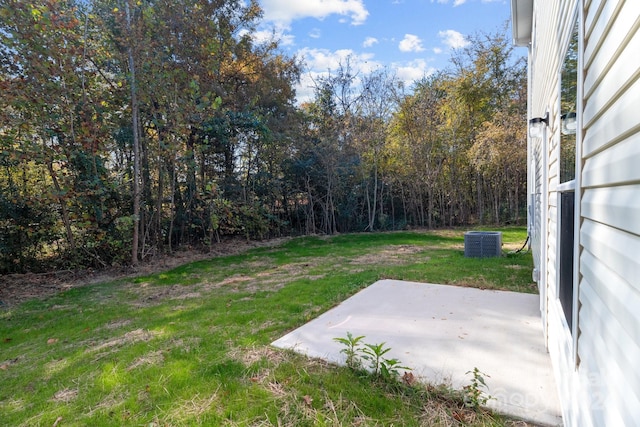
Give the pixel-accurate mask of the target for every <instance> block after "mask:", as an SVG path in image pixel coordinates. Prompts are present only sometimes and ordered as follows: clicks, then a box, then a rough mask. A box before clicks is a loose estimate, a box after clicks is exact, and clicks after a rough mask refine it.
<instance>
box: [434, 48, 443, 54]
mask: <svg viewBox="0 0 640 427" xmlns="http://www.w3.org/2000/svg"><path fill="white" fill-rule="evenodd" d="M433 53H435V54H436V55H440V54H441V53H442V48H440V47H434V48H433Z"/></svg>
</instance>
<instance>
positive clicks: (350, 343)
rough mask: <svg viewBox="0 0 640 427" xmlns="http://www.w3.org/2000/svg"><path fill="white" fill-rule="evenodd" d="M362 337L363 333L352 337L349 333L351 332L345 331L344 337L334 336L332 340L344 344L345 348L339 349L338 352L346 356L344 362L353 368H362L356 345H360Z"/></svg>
mask: <svg viewBox="0 0 640 427" xmlns="http://www.w3.org/2000/svg"><path fill="white" fill-rule="evenodd" d="M363 339H364V335H361V336H359V337H354V336H353V335H351V332H347V337H346V338H334V339H333V340H334V341H336V342H339V343H340V344H342V345H344V346H345V348H343V349H342V350H340V353H344V355H345V356H346V357H347V360H346V364H347V366H348V367H349V368H351V369H353V370H358V369H360V368H362V361H361V360H360V358H359V357H358V346H359V345H360V341H362V340H363Z"/></svg>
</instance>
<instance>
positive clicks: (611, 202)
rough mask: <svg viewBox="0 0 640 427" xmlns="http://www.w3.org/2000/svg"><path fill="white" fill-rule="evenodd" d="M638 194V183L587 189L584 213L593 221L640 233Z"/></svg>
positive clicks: (584, 198) (584, 199)
mask: <svg viewBox="0 0 640 427" xmlns="http://www.w3.org/2000/svg"><path fill="white" fill-rule="evenodd" d="M638 194H640V185H637V184H636V185H625V186H622V187H602V188H594V189H590V190H586V191H585V192H584V196H583V198H582V215H583V216H584V217H585V218H589V219H591V220H593V221H597V222H601V223H604V224H608V225H610V226H612V227H615V228H618V229H621V230H626V231H629V232H631V233H634V234H637V235H640V221H638V218H640V197H638ZM636 271H640V269H639V270H636Z"/></svg>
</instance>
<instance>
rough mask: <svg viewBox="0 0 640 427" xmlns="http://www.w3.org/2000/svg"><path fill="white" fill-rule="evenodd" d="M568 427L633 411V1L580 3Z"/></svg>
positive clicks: (638, 46)
mask: <svg viewBox="0 0 640 427" xmlns="http://www.w3.org/2000/svg"><path fill="white" fill-rule="evenodd" d="M584 18H585V19H584V21H585V43H584V57H583V58H584V86H583V93H584V96H583V111H582V131H583V132H582V135H583V136H582V162H583V164H582V177H581V179H582V198H581V215H582V218H581V220H582V221H581V226H580V241H581V254H580V261H579V266H580V277H581V279H580V286H579V290H580V291H579V301H580V311H579V313H578V319H579V328H580V336H579V339H578V358H579V368H578V373H577V375H578V377H579V378H581V379H582V381H580V384H581V385H582V387H583V390H581V394H582V395H583V396H585V397H587V399H586V400H585V401H582V402H580V407H579V409H578V411H579V416H578V417H577V418H576V423H575V424H574V425H581V426H583V425H584V426H588V425H594V426H609V425H620V426H622V425H625V426H626V425H637V424H636V423H637V422H638V420H639V419H640V364H639V363H638V361H640V2H639V1H633V0H627V1H624V0H609V1H596V0H594V1H585V8H584Z"/></svg>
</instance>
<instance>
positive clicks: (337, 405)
mask: <svg viewBox="0 0 640 427" xmlns="http://www.w3.org/2000/svg"><path fill="white" fill-rule="evenodd" d="M502 231H503V241H504V242H505V248H506V249H511V248H517V247H518V246H519V245H521V243H522V242H523V241H524V240H525V238H526V230H525V229H523V228H510V229H506V230H502ZM463 234H464V232H463V231H451V230H449V231H445V232H423V231H420V232H396V233H370V234H352V235H339V236H333V237H322V238H321V237H305V238H299V239H293V240H290V241H288V242H286V243H284V244H282V245H280V246H277V247H267V248H259V249H253V250H250V251H248V252H246V253H243V254H239V255H233V256H226V257H216V258H212V259H209V260H203V261H198V262H195V263H191V264H187V265H183V266H181V267H178V268H175V269H173V270H170V271H165V272H161V273H158V274H153V275H149V276H144V277H138V278H135V279H130V278H129V279H121V280H116V281H112V282H108V283H102V284H93V285H90V286H83V287H77V288H73V289H70V290H68V291H66V292H63V293H60V294H57V295H55V296H52V297H49V298H47V299H41V300H31V301H28V302H26V303H23V304H20V305H17V306H14V307H8V308H5V309H2V310H1V311H0V383H1V384H2V387H0V420H2V424H3V425H12V426H33V425H43V426H51V425H57V426H63V425H64V426H73V425H77V426H83V425H92V426H123V425H132V426H133V425H147V426H176V425H180V426H181V425H206V426H213V425H228V426H236V425H237V426H245V425H252V426H272V425H273V426H303V425H354V426H368V425H392V424H393V425H406V426H411V425H416V426H418V425H425V426H430V425H442V426H455V425H525V424H524V423H522V422H516V421H512V420H507V419H504V418H502V417H499V416H496V415H493V414H491V413H490V412H488V411H485V410H482V409H470V408H468V407H466V406H465V405H464V402H463V400H462V399H460V398H459V395H457V394H455V393H453V392H452V391H451V390H449V389H448V388H447V387H446V386H439V385H425V384H418V383H415V382H411V384H409V383H408V382H406V381H405V382H403V381H402V380H401V379H400V380H398V381H389V380H388V379H385V380H382V379H380V378H377V377H375V376H371V375H364V374H363V373H362V372H357V371H354V370H350V369H348V368H346V367H338V366H334V365H330V364H327V363H326V362H323V361H320V360H314V359H309V358H306V357H303V356H300V355H297V354H295V353H293V352H290V351H284V350H278V349H274V348H272V347H270V345H269V343H271V342H272V341H273V340H275V339H277V338H279V337H281V336H282V335H284V334H285V333H287V332H288V331H290V330H292V329H294V328H296V327H298V326H300V325H302V324H304V323H305V322H307V321H309V320H310V319H312V318H314V317H316V316H318V315H319V314H320V313H322V312H324V311H326V310H328V309H329V308H331V307H333V306H335V305H336V304H338V303H340V302H341V301H343V300H344V299H346V298H348V297H349V296H351V295H353V294H354V293H356V292H357V291H358V290H360V289H362V288H364V287H366V286H368V285H370V284H372V283H373V282H375V281H377V280H380V279H385V278H392V279H399V280H413V281H422V282H430V283H445V284H454V285H461V286H478V287H483V288H491V289H506V290H513V291H520V292H534V291H535V287H534V286H532V284H531V280H530V271H531V263H532V261H531V256H530V254H527V253H520V254H506V253H505V256H503V257H501V258H494V259H484V260H478V259H472V258H465V257H464V256H463V242H464V240H463ZM505 252H506V251H505ZM480 266H481V268H480ZM464 368H466V369H472V368H473V367H472V366H470V367H464Z"/></svg>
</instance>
